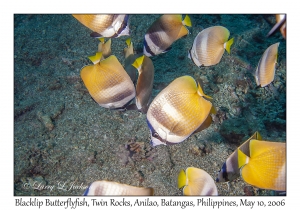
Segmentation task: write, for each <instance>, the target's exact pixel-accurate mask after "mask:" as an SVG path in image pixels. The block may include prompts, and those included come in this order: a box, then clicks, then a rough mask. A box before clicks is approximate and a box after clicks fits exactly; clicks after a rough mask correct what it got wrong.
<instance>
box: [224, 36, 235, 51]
mask: <svg viewBox="0 0 300 210" xmlns="http://www.w3.org/2000/svg"><path fill="white" fill-rule="evenodd" d="M233 41H234V38H231V39H230V40H228V41H227V42H225V44H224V45H225V46H224V47H225V49H226V51H227V52H228V54H230V47H231V45H232V44H233Z"/></svg>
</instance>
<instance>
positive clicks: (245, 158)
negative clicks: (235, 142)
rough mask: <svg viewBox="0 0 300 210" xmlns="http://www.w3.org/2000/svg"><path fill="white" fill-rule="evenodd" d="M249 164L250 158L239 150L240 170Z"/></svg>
mask: <svg viewBox="0 0 300 210" xmlns="http://www.w3.org/2000/svg"><path fill="white" fill-rule="evenodd" d="M248 162H249V157H248V156H247V155H245V154H244V153H243V152H242V151H241V150H240V149H238V163H239V168H241V167H242V166H244V165H245V164H247V163H248Z"/></svg>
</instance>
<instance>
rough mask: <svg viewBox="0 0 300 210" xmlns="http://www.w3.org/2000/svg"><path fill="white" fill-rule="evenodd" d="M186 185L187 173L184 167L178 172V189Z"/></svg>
mask: <svg viewBox="0 0 300 210" xmlns="http://www.w3.org/2000/svg"><path fill="white" fill-rule="evenodd" d="M185 185H186V174H185V172H184V170H183V169H182V170H180V172H179V174H178V180H177V186H178V189H180V188H183V187H184V186H185Z"/></svg>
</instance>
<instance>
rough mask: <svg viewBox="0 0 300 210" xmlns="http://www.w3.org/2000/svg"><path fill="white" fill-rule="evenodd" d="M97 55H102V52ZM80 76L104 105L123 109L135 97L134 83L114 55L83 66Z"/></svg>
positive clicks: (91, 92)
mask: <svg viewBox="0 0 300 210" xmlns="http://www.w3.org/2000/svg"><path fill="white" fill-rule="evenodd" d="M96 56H100V57H101V52H99V53H96ZM80 76H81V78H82V80H83V82H84V85H85V86H86V88H87V89H88V91H89V93H90V95H91V96H92V98H93V99H94V100H95V101H96V102H97V103H98V104H99V105H100V106H102V107H105V108H109V109H123V108H124V107H125V106H126V105H127V104H129V103H130V102H131V100H132V99H133V98H134V97H135V88H134V84H133V83H132V81H131V79H130V77H129V76H128V74H127V73H126V71H125V70H124V68H123V66H122V65H121V63H120V62H119V61H118V59H117V58H116V56H114V55H111V56H109V57H108V58H106V59H104V60H101V61H99V62H98V63H96V64H94V65H88V66H85V67H83V68H82V70H81V72H80Z"/></svg>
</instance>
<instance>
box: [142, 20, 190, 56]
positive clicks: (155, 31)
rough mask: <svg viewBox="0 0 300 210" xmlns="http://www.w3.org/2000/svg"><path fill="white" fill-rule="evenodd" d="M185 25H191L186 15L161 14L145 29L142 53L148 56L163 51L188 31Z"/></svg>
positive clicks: (168, 48)
mask: <svg viewBox="0 0 300 210" xmlns="http://www.w3.org/2000/svg"><path fill="white" fill-rule="evenodd" d="M186 26H192V23H191V19H190V17H189V16H188V15H186V16H185V17H184V19H183V16H182V15H162V16H160V17H159V18H158V19H157V20H156V21H154V23H153V24H152V25H151V26H150V27H149V29H148V30H147V32H146V34H145V37H144V54H145V55H146V56H148V57H150V56H154V55H158V54H160V53H165V52H167V51H168V50H170V49H171V45H172V43H173V42H175V41H176V40H178V39H180V38H181V37H183V36H185V35H187V34H188V33H189V31H188V29H187V28H186Z"/></svg>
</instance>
